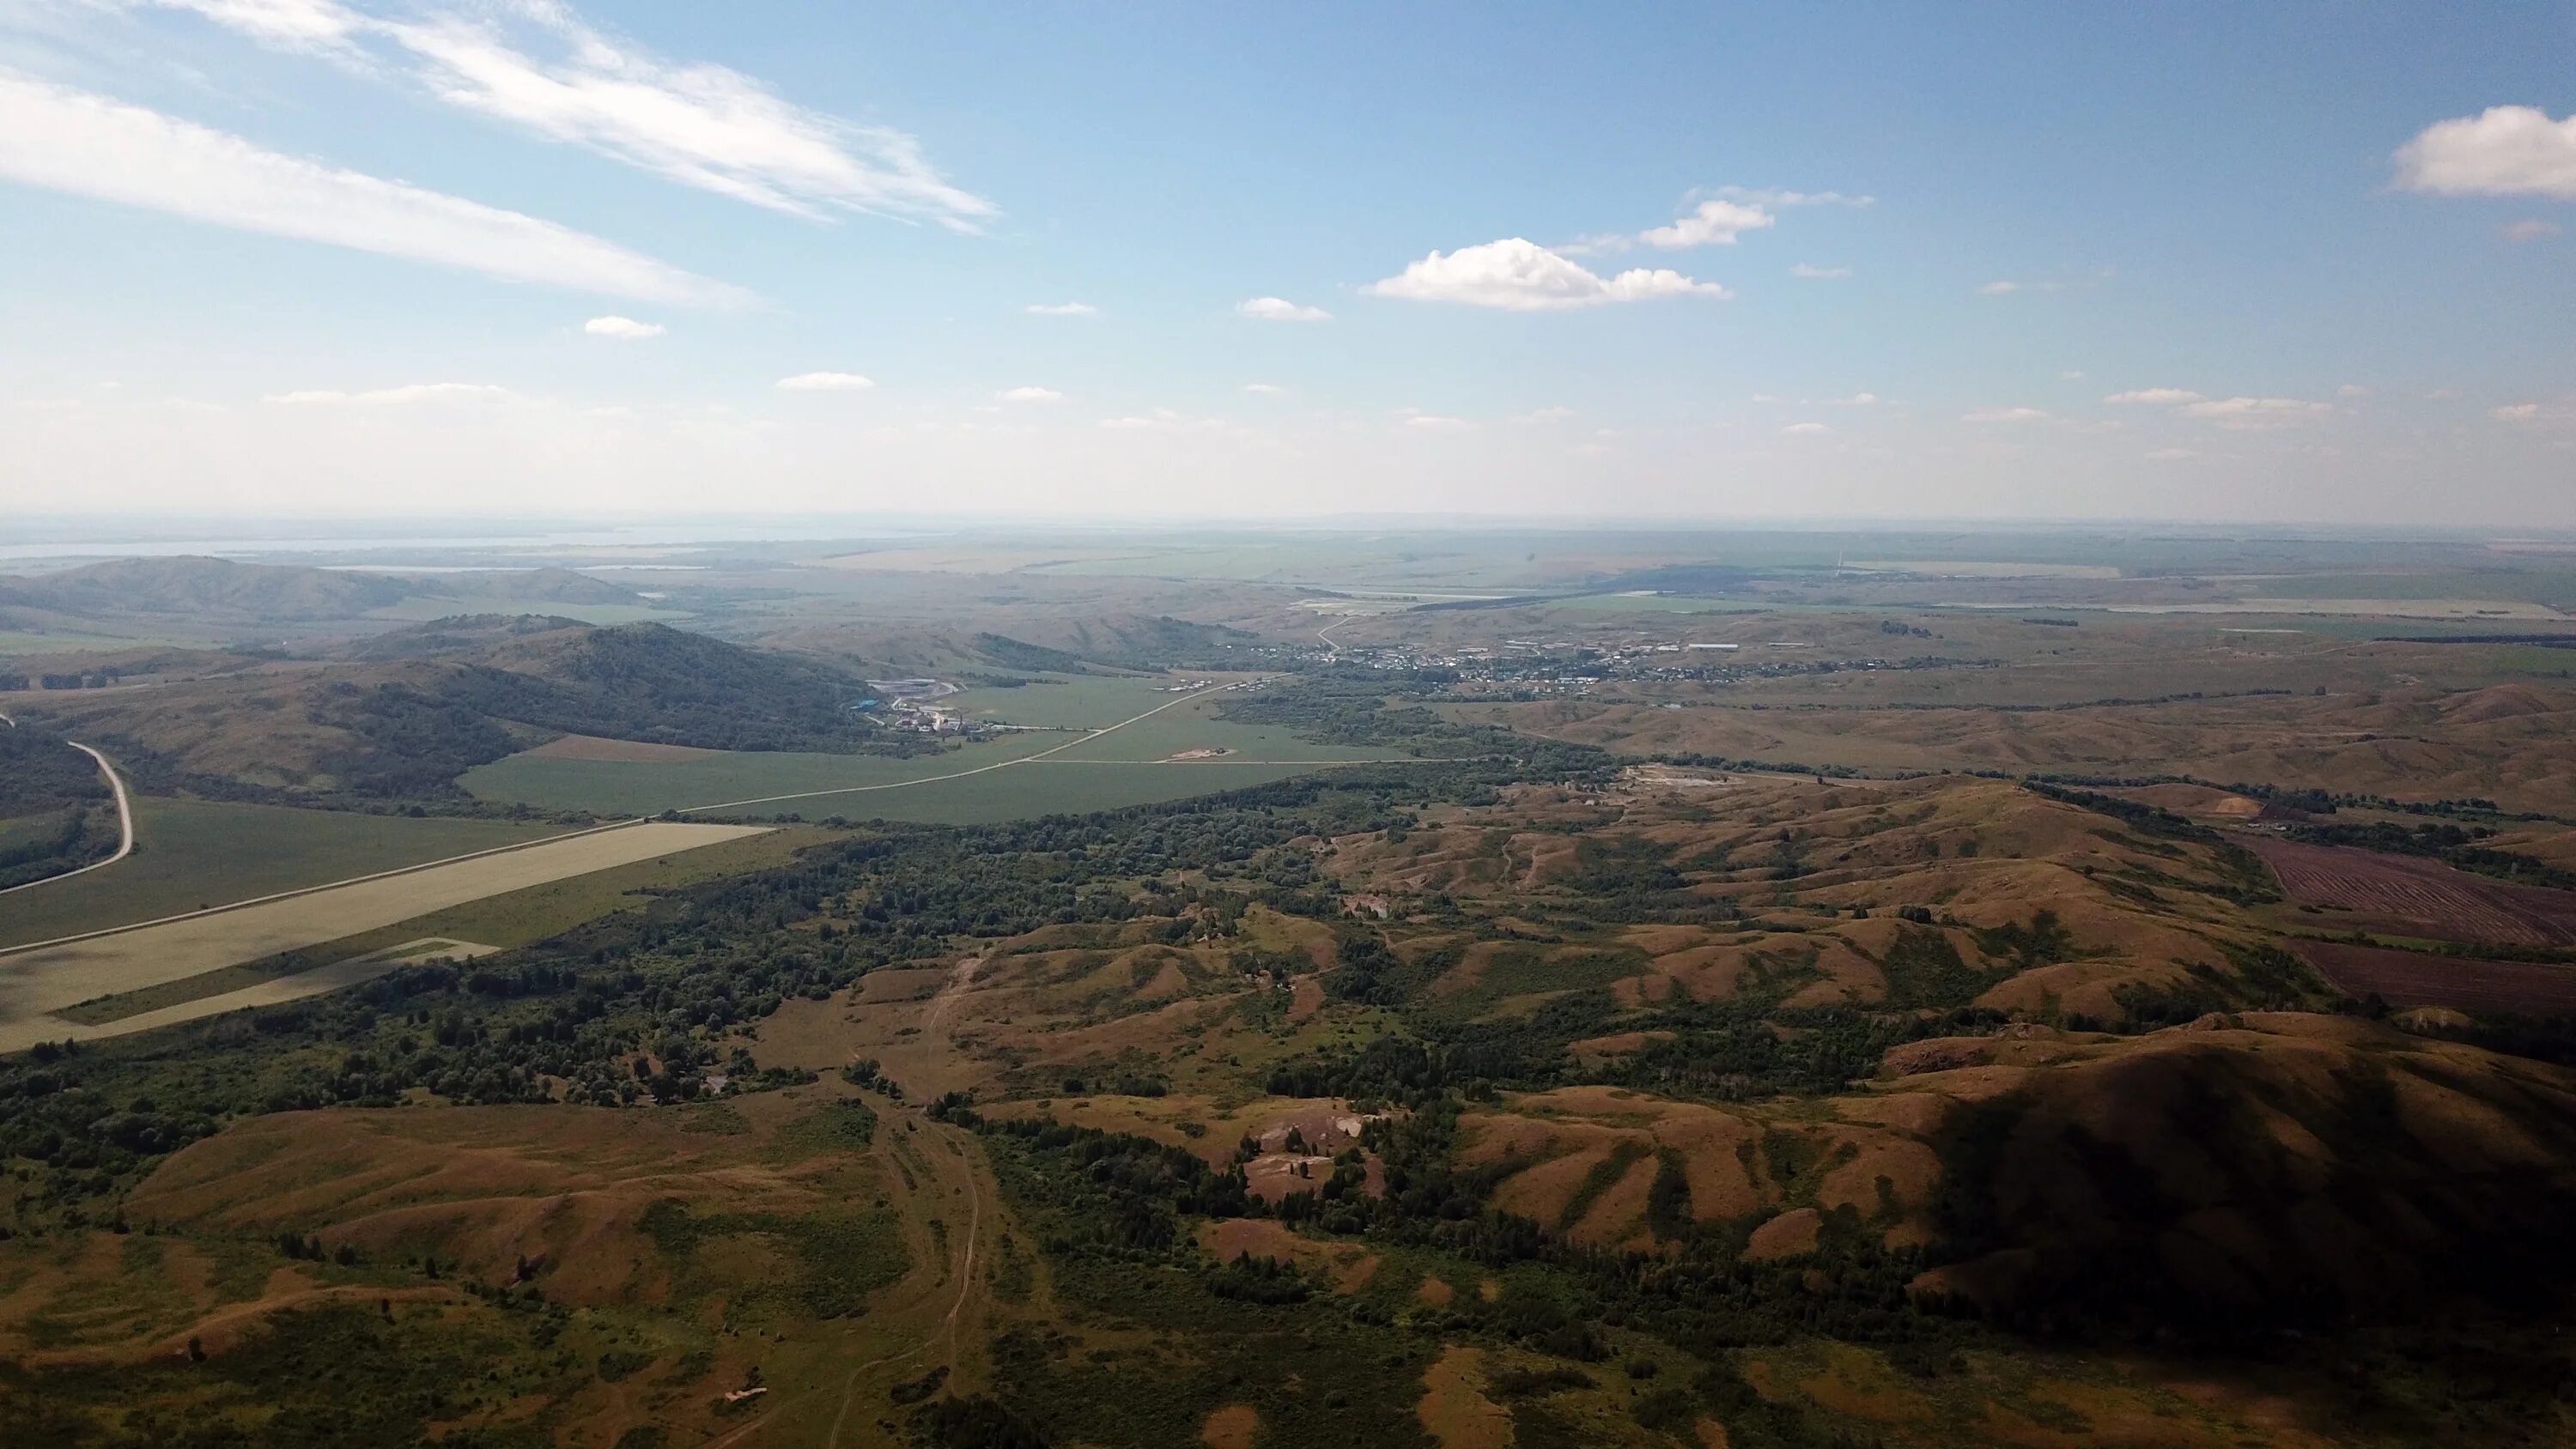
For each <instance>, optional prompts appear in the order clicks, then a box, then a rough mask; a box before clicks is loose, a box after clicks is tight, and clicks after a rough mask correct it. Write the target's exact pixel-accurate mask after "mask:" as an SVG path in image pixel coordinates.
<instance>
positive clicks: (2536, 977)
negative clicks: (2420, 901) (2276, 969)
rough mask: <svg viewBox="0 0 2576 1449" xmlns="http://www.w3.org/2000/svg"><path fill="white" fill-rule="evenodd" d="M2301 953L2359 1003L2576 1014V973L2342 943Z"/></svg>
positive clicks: (2313, 945) (2311, 946)
mask: <svg viewBox="0 0 2576 1449" xmlns="http://www.w3.org/2000/svg"><path fill="white" fill-rule="evenodd" d="M2298 952H2299V954H2300V955H2301V956H2303V957H2305V958H2306V959H2307V962H2308V964H2309V965H2311V966H2314V967H2316V968H2317V970H2318V971H2319V972H2320V973H2321V974H2323V975H2324V977H2325V978H2326V979H2327V980H2328V981H2331V982H2333V983H2334V985H2335V989H2336V990H2338V991H2341V992H2343V993H2344V994H2345V995H2347V996H2351V997H2353V998H2354V999H2356V1000H2358V999H2360V998H2362V997H2366V996H2374V995H2375V996H2377V997H2378V998H2379V999H2380V1000H2382V1001H2385V1002H2387V1003H2388V1004H2389V1005H2391V1006H2447V1007H2450V1008H2452V1009H2454V1010H2458V1011H2470V1012H2491V1011H2519V1012H2528V1013H2530V1014H2532V1015H2534V1016H2560V1015H2565V1014H2567V1013H2569V1012H2576V967H2571V966H2543V965H2539V964H2536V963H2533V962H2529V961H2470V960H2463V959H2461V958H2458V957H2453V956H2428V955H2425V954H2424V953H2422V952H2420V951H2399V950H2394V949H2392V948H2389V947H2386V946H2354V945H2349V944H2347V943H2345V942H2341V941H2302V942H2300V943H2299V945H2298Z"/></svg>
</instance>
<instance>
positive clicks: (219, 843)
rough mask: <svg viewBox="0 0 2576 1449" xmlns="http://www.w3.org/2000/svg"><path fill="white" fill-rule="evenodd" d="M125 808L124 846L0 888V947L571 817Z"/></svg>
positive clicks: (522, 832)
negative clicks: (66, 872)
mask: <svg viewBox="0 0 2576 1449" xmlns="http://www.w3.org/2000/svg"><path fill="white" fill-rule="evenodd" d="M134 815H135V819H134V825H135V835H136V840H135V846H134V854H133V855H132V856H130V857H128V858H127V859H125V860H122V861H119V862H118V863H116V864H115V865H112V866H109V867H107V868H106V869H104V870H94V871H91V872H90V873H89V874H87V875H84V876H77V877H74V878H73V879H70V880H64V881H57V882H54V883H53V884H50V885H41V886H37V887H36V888H35V889H33V890H24V891H18V892H15V893H13V894H10V895H8V896H0V946H6V945H16V944H19V943H21V942H26V941H44V940H51V939H52V938H54V937H56V936H67V935H73V934H76V933H78V932H81V931H94V930H98V929H100V928H102V927H106V926H118V925H124V924H127V923H129V922H133V921H148V920H151V919H153V918H155V917H158V916H168V915H175V914H177V913H179V912H181V911H193V910H196V909H197V908H199V907H200V906H214V905H222V904H225V903H226V902H229V901H237V900H245V899H248V898H250V897H253V896H263V895H270V894H273V893H275V892H278V891H289V890H295V889H297V888H298V887H301V886H310V885H321V884H323V883H325V882H328V881H335V880H345V879H347V878H348V877H350V876H356V875H367V874H371V873H373V872H375V871H380V870H393V869H396V868H398V867H401V866H406V865H418V864H420V863H422V862H423V861H431V860H438V859H441V858H442V857H445V856H451V855H463V854H465V853H467V852H469V851H475V850H489V849H491V848H492V847H494V846H499V845H514V844H517V843H519V842H522V841H528V840H537V839H541V838H543V837H545V836H548V835H558V834H561V833H562V832H563V831H565V830H566V829H569V828H571V827H568V826H563V825H556V824H553V823H546V824H528V825H520V824H512V823H510V822H508V821H502V820H449V819H438V818H431V819H427V820H413V819H408V818H405V817H403V816H396V815H358V814H353V813H350V812H347V811H339V810H297V809H294V808H291V807H288V806H282V805H238V804H226V803H221V802H216V801H207V800H170V799H159V798H154V797H149V796H147V797H142V798H138V799H136V800H135V802H134Z"/></svg>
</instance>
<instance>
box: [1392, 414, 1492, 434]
mask: <svg viewBox="0 0 2576 1449" xmlns="http://www.w3.org/2000/svg"><path fill="white" fill-rule="evenodd" d="M1404 423H1405V426H1406V427H1411V428H1435V429H1439V430H1442V431H1447V432H1454V431H1456V430H1458V429H1460V428H1471V427H1474V426H1475V424H1473V423H1471V422H1468V421H1467V420H1466V419H1465V418H1444V417H1442V416H1440V415H1439V414H1437V413H1415V414H1414V415H1413V416H1411V417H1409V418H1406V419H1405V420H1404Z"/></svg>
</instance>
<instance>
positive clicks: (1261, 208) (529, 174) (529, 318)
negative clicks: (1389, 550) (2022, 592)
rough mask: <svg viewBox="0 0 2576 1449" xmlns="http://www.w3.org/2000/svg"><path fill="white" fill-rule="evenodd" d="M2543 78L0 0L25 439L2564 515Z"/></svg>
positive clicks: (1145, 504)
mask: <svg viewBox="0 0 2576 1449" xmlns="http://www.w3.org/2000/svg"><path fill="white" fill-rule="evenodd" d="M2571 113H2576V12H2571V11H2570V10H2568V8H2567V7H2565V6H2563V5H2554V4H2552V5H2543V4H2528V5H2491V6H2472V5H2445V6H2433V5H2422V6H2398V5H2373V4H2358V3H2343V4H2307V5H2301V4H2275V5H2266V6H2254V7H2248V6H2241V5H2198V4H2159V5H2155V6H2138V7H2095V6H2067V5H2063V4H2046V5H2043V4H2033V5H1962V4H1946V5H1920V6H1911V5H1889V4H1882V5H1867V6H1858V5H1856V6H1848V7H1836V8H1831V9H1828V8H1826V7H1809V6H1799V7H1787V6H1779V7H1763V8H1761V9H1759V10H1757V9H1754V8H1753V7H1730V8H1723V9H1721V8H1715V7H1698V6H1693V7H1679V6H1673V7H1652V6H1628V7H1611V8H1605V7H1597V6H1561V7H1536V6H1507V5H1494V4H1481V5H1442V6H1433V5H1396V6H1333V5H1312V6H1301V7H1288V8H1286V9H1285V12H1284V13H1255V12H1254V11H1252V10H1251V9H1250V8H1248V7H1229V6H1182V5H1177V4H1169V5H1165V4H1134V5H1123V6H1064V5H1045V6H1040V5H1012V6H969V5H937V6H930V5H916V6H903V7H891V6H842V7H807V6H775V5H767V4H754V3H733V4H727V5H723V6H678V5H666V4H650V5H646V4H634V5H624V6H618V7H615V8H610V7H606V6H591V7H588V8H583V9H575V8H572V7H569V6H566V5H561V4H557V3H552V0H485V3H479V4H470V5H462V6H459V5H443V4H437V3H424V4H404V3H400V0H381V3H380V0H0V266H5V268H6V277H7V279H8V280H7V282H6V284H5V286H0V470H5V473H6V476H8V477H9V478H10V479H11V480H12V482H11V483H10V484H9V485H8V487H7V493H8V501H9V506H10V507H12V508H22V509H26V510H27V511H52V510H54V509H57V508H74V507H79V508H131V509H142V510H151V509H164V508H170V507H180V506H184V507H188V508H192V509H198V510H207V509H242V510H256V509H294V510H307V511H310V510H347V511H358V512H363V511H373V510H387V509H398V510H400V511H408V512H417V511H420V510H421V509H424V508H444V507H452V508H456V509H460V510H491V509H507V508H516V509H522V510H565V509H597V510H604V511H631V512H646V513H649V512H658V511H673V510H700V509H705V508H710V507H724V508H739V509H745V510H755V511H756V510H762V509H779V510H788V509H794V510H813V509H849V510H854V511H918V512H942V513H957V512H983V511H990V512H999V513H1003V514H1006V515H1010V516H1025V515H1031V514H1040V513H1046V514H1057V513H1061V514H1084V515H1128V514H1142V515H1152V516H1160V517H1170V516H1179V515H1188V516H1198V515H1217V514H1225V515H1262V514H1276V515H1299V514H1314V513H1342V512H1352V511H1394V512H1480V513H1496V514H1516V515H1525V514H1542V515H1576V516H1611V515H1619V516H1701V517H1712V518H1724V517H1753V516H1761V517H1781V516H1795V517H1855V516H1857V517H2012V518H2029V517H2093V518H2100V517H2190V518H2214V519H2259V520H2291V521H2317V522H2367V523H2442V524H2473V525H2477V526H2486V527H2498V528H2510V527H2513V526H2516V525H2522V526H2535V527H2537V526H2553V527H2554V526H2576V487H2571V484H2576V466H2571V465H2576V356H2571V350H2570V346H2569V341H2568V338H2569V335H2570V328H2569V325H2568V324H2569V322H2570V320H2571V319H2570V316H2569V311H2570V307H2569V303H2570V300H2571V297H2576V289H2571V286H2570V282H2571V267H2570V258H2571V253H2570V251H2569V248H2570V246H2571V245H2576V238H2571V237H2570V236H2568V235H2567V234H2566V229H2567V228H2569V227H2571V226H2576V205H2571V202H2576V114H2571ZM1073 304H1079V307H1080V308H1083V309H1088V310H1085V311H1078V312H1077V311H1074V310H1072V306H1073ZM1033 308H1053V309H1058V310H1055V311H1045V312H1042V311H1033V310H1032V309H1033ZM610 319H622V320H610ZM647 334H649V335H647ZM790 382H793V383H796V384H797V385H794V386H782V385H781V384H782V383H790Z"/></svg>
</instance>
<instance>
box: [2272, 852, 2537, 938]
mask: <svg viewBox="0 0 2576 1449" xmlns="http://www.w3.org/2000/svg"><path fill="white" fill-rule="evenodd" d="M2251 843H2252V845H2253V848H2254V850H2255V851H2256V853H2258V854H2260V855H2261V856H2262V857H2263V859H2264V860H2265V861H2266V862H2268V863H2269V864H2270V865H2271V867H2272V870H2273V872H2274V873H2275V874H2277V875H2279V876H2280V878H2281V886H2282V888H2283V889H2284V890H2286V891H2288V892H2289V893H2290V895H2291V896H2292V897H2293V898H2295V899H2296V900H2298V901H2300V902H2302V903H2304V904H2308V905H2315V906H2324V907H2327V908H2330V909H2334V910H2343V911H2350V912H2352V913H2353V914H2354V916H2356V917H2358V918H2359V919H2360V920H2361V921H2362V922H2365V923H2367V924H2370V925H2375V926H2381V927H2383V928H2386V929H2391V930H2395V931H2398V932H2400V933H2403V934H2406V935H2415V936H2431V937H2434V938H2436V939H2439V940H2445V941H2478V942H2486V943H2489V944H2494V945H2506V946H2563V945H2567V944H2569V943H2571V942H2576V896H2571V895H2568V894H2567V893H2565V892H2563V891H2553V890H2544V889H2541V888H2539V887H2536V886H2517V885H2508V884H2506V883H2504V882H2501V881H2492V880H2487V879H2484V878H2482V877H2479V876H2475V875H2471V874H2469V873H2468V872H2466V871H2461V870H2454V869H2452V868H2451V867H2449V866H2447V865H2443V864H2440V863H2438V862H2436V861H2430V860H2417V859H2414V858H2411V857H2408V856H2402V855H2382V854H2380V853H2378V852H2376V851H2368V850H2350V849H2345V848H2343V847H2339V846H2330V845H2305V844H2301V843H2299V842H2297V841H2290V840H2269V839H2258V840H2255V841H2253V842H2251Z"/></svg>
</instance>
